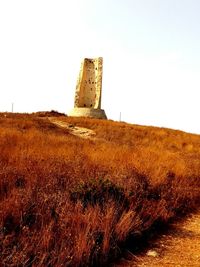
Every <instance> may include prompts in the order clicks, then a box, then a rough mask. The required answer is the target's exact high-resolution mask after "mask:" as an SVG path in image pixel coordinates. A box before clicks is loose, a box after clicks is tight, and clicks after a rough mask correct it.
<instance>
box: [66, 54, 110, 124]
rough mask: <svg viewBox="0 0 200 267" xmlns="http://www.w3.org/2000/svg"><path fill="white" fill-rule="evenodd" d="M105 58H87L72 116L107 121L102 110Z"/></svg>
mask: <svg viewBox="0 0 200 267" xmlns="http://www.w3.org/2000/svg"><path fill="white" fill-rule="evenodd" d="M102 72H103V58H101V57H99V58H95V59H89V58H85V59H84V60H83V62H82V64H81V69H80V73H79V77H78V80H77V85H76V93H75V100H74V109H73V110H72V111H71V112H70V114H69V115H70V116H76V117H92V118H99V119H106V114H105V112H104V110H103V109H101V92H102Z"/></svg>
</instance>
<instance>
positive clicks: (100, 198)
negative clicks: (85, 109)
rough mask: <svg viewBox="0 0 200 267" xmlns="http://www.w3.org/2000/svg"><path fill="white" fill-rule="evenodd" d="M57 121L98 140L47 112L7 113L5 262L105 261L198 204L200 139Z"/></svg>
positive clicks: (0, 151)
mask: <svg viewBox="0 0 200 267" xmlns="http://www.w3.org/2000/svg"><path fill="white" fill-rule="evenodd" d="M5 115H6V116H5ZM47 115H48V116H49V115H52V114H47ZM55 115H56V116H57V115H59V114H55ZM59 119H60V120H63V121H66V122H68V123H70V124H74V125H77V126H81V127H86V128H89V129H93V130H94V131H95V132H96V137H97V138H96V139H95V141H94V140H83V139H81V138H79V137H75V136H73V135H71V134H70V133H69V132H68V131H67V130H65V129H59V128H58V127H56V126H55V125H53V124H52V123H50V122H49V121H48V119H47V118H46V117H43V114H33V115H25V114H24V115H22V114H0V262H1V263H2V265H3V266H88V265H90V266H92V265H93V266H98V265H99V266H103V265H106V264H107V263H108V262H109V261H110V260H112V259H114V257H116V256H118V255H119V253H120V248H121V247H123V244H124V242H125V241H126V239H127V238H128V237H129V236H130V235H133V236H134V235H138V234H142V233H143V232H144V231H145V230H148V229H150V228H151V227H152V225H154V224H155V223H158V222H168V221H169V220H170V219H171V218H173V217H175V216H177V215H178V214H182V213H185V212H188V211H191V210H192V209H195V208H196V207H197V205H198V203H199V200H200V191H199V186H200V136H198V135H192V134H187V133H184V132H181V131H173V130H170V129H162V128H155V127H144V126H136V125H129V124H126V123H118V122H112V121H103V120H102V121H101V120H94V119H84V118H70V117H64V116H60V117H59Z"/></svg>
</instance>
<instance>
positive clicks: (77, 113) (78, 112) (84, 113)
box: [68, 108, 107, 120]
mask: <svg viewBox="0 0 200 267" xmlns="http://www.w3.org/2000/svg"><path fill="white" fill-rule="evenodd" d="M68 115H69V116H72V117H89V118H96V119H104V120H106V119H107V117H106V113H105V111H104V110H103V109H94V108H73V109H72V111H71V112H70V113H69V114H68Z"/></svg>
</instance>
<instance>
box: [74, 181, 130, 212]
mask: <svg viewBox="0 0 200 267" xmlns="http://www.w3.org/2000/svg"><path fill="white" fill-rule="evenodd" d="M70 199H71V200H72V201H73V202H74V203H76V202H77V201H81V203H82V204H83V206H84V208H86V207H87V206H88V205H92V206H95V205H97V204H98V205H99V206H101V207H102V208H103V207H104V206H105V205H106V204H107V203H108V202H112V201H114V202H115V203H116V204H120V205H122V204H123V205H124V207H127V206H128V204H129V201H128V199H127V197H126V195H125V192H124V190H123V188H122V187H120V186H118V185H117V184H114V183H113V182H112V181H110V180H109V179H90V180H88V181H86V182H82V183H79V184H78V185H76V186H75V187H74V188H73V189H71V190H70Z"/></svg>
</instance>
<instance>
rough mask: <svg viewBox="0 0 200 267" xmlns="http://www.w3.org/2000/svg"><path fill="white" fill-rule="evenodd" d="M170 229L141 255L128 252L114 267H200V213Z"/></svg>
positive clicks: (175, 224)
mask: <svg viewBox="0 0 200 267" xmlns="http://www.w3.org/2000/svg"><path fill="white" fill-rule="evenodd" d="M170 228H171V230H169V232H168V233H167V234H163V235H162V236H161V237H160V238H159V239H157V240H156V241H155V242H153V243H152V244H151V246H150V247H148V249H146V250H145V251H143V252H142V253H141V254H138V255H137V256H135V255H133V254H132V253H131V252H130V251H128V252H127V253H126V254H127V257H126V259H125V258H123V259H121V260H120V263H118V264H115V265H113V267H129V266H130V267H147V266H148V267H157V266H162V267H165V266H166V267H193V266H194V267H197V266H198V267H200V211H199V212H198V213H196V214H193V215H190V216H189V217H188V218H186V219H185V220H184V221H182V222H176V223H173V225H172V227H170Z"/></svg>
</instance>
